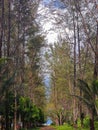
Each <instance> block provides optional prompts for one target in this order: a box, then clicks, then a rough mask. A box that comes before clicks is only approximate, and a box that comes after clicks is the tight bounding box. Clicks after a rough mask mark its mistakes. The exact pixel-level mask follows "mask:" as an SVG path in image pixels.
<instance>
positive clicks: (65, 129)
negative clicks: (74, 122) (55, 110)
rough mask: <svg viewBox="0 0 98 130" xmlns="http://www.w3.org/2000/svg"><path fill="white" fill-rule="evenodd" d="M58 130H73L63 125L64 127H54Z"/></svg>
mask: <svg viewBox="0 0 98 130" xmlns="http://www.w3.org/2000/svg"><path fill="white" fill-rule="evenodd" d="M54 128H55V129H56V130H72V129H73V128H72V126H70V125H68V124H65V125H62V126H55V127H54Z"/></svg>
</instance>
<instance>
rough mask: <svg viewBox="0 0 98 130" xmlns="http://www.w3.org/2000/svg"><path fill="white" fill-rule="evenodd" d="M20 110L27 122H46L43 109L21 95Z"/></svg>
mask: <svg viewBox="0 0 98 130" xmlns="http://www.w3.org/2000/svg"><path fill="white" fill-rule="evenodd" d="M19 111H20V113H21V115H22V117H23V118H24V120H25V121H26V122H33V123H34V122H35V123H36V122H40V123H43V122H44V115H43V112H42V110H41V109H40V108H38V107H37V106H36V105H34V104H33V103H32V102H31V101H30V99H29V98H26V97H20V100H19Z"/></svg>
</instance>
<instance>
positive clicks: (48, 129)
mask: <svg viewBox="0 0 98 130" xmlns="http://www.w3.org/2000/svg"><path fill="white" fill-rule="evenodd" d="M40 130H56V129H54V128H52V127H51V126H45V127H42V128H41V129H40Z"/></svg>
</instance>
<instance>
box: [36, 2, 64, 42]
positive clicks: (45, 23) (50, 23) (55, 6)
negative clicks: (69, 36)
mask: <svg viewBox="0 0 98 130" xmlns="http://www.w3.org/2000/svg"><path fill="white" fill-rule="evenodd" d="M51 1H53V0H43V2H41V3H40V6H39V9H38V21H39V22H40V26H41V27H42V32H43V34H44V35H45V36H46V40H47V43H49V44H50V43H54V42H56V41H57V40H58V37H60V36H64V31H65V30H64V29H63V28H62V24H64V23H63V22H62V24H61V21H62V19H61V18H60V17H59V16H60V15H62V14H64V13H65V11H66V9H65V6H64V5H63V4H62V3H61V2H60V1H59V0H54V1H53V2H51Z"/></svg>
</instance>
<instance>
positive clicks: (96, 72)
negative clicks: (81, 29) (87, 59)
mask: <svg viewBox="0 0 98 130" xmlns="http://www.w3.org/2000/svg"><path fill="white" fill-rule="evenodd" d="M97 77H98V22H97V31H96V45H95V66H94V78H95V79H97Z"/></svg>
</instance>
